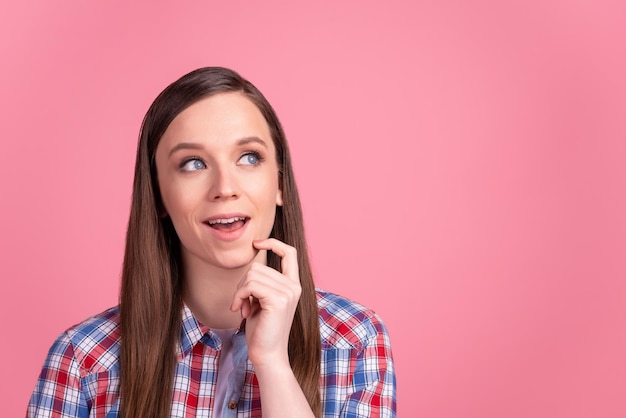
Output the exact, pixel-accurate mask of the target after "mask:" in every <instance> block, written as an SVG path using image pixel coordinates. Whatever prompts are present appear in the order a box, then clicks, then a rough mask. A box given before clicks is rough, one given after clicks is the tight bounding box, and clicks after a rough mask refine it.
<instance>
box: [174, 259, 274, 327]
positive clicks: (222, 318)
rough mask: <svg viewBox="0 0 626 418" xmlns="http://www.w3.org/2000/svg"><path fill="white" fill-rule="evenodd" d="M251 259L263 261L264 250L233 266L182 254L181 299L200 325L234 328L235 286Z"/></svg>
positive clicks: (238, 320) (237, 321)
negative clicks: (238, 265)
mask: <svg viewBox="0 0 626 418" xmlns="http://www.w3.org/2000/svg"><path fill="white" fill-rule="evenodd" d="M253 262H266V254H265V251H260V252H259V254H257V256H256V257H255V258H254V259H253V260H252V261H251V262H250V263H248V264H246V265H244V266H241V267H237V268H228V269H225V268H220V267H216V266H212V265H208V264H206V263H204V262H202V261H201V260H198V259H193V260H191V259H189V258H188V257H185V256H184V255H183V264H184V269H185V270H184V271H185V273H184V278H183V300H184V301H185V303H186V304H187V306H188V307H189V309H191V312H193V314H194V316H195V317H196V319H197V320H198V321H200V322H201V323H202V324H204V325H206V326H207V327H209V328H214V329H227V328H237V327H239V325H240V324H241V313H240V312H238V311H237V312H232V311H231V310H230V306H231V304H232V303H233V295H234V293H235V291H236V290H237V285H238V284H239V282H240V281H241V279H242V278H243V276H244V275H245V274H246V273H247V272H248V270H249V269H250V266H251V264H252V263H253Z"/></svg>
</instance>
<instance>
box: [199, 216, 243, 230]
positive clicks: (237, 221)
mask: <svg viewBox="0 0 626 418" xmlns="http://www.w3.org/2000/svg"><path fill="white" fill-rule="evenodd" d="M248 220H249V218H247V217H240V216H233V217H232V218H223V219H211V220H209V221H206V222H205V224H207V225H208V226H210V227H211V228H213V229H217V230H218V231H234V230H236V229H239V228H241V227H243V226H244V225H245V224H246V222H248Z"/></svg>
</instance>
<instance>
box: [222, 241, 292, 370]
mask: <svg viewBox="0 0 626 418" xmlns="http://www.w3.org/2000/svg"><path fill="white" fill-rule="evenodd" d="M253 245H254V247H255V248H257V249H259V250H269V251H273V252H274V253H275V254H277V255H278V256H280V257H282V260H281V270H282V273H281V272H279V271H276V270H274V269H273V268H271V267H268V266H267V265H264V264H261V263H253V264H252V266H251V267H250V270H248V272H247V273H246V274H245V275H244V277H243V278H242V279H241V281H240V282H239V285H238V287H237V290H236V291H235V294H234V296H233V303H232V305H231V308H230V309H231V310H232V311H237V310H241V315H242V316H243V317H244V318H246V341H247V343H248V357H249V358H250V361H251V362H252V364H253V365H254V366H255V368H263V366H273V367H277V366H286V367H289V355H288V351H287V344H288V342H289V332H290V330H291V324H292V322H293V316H294V313H295V311H296V306H297V305H298V300H299V299H300V294H301V292H302V288H301V286H300V276H299V272H298V258H297V252H296V249H295V248H293V247H291V246H289V245H287V244H285V243H283V242H281V241H279V240H277V239H275V238H269V239H265V240H260V241H254V242H253Z"/></svg>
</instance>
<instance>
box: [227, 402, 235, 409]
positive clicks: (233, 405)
mask: <svg viewBox="0 0 626 418" xmlns="http://www.w3.org/2000/svg"><path fill="white" fill-rule="evenodd" d="M235 408H237V402H236V401H233V400H231V401H230V402H228V409H235Z"/></svg>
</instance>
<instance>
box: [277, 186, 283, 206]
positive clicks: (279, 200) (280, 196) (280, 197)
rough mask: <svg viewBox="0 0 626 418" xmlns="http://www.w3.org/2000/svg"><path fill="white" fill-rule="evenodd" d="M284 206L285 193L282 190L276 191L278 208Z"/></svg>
mask: <svg viewBox="0 0 626 418" xmlns="http://www.w3.org/2000/svg"><path fill="white" fill-rule="evenodd" d="M282 205H283V191H282V190H281V189H278V190H276V206H282Z"/></svg>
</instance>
